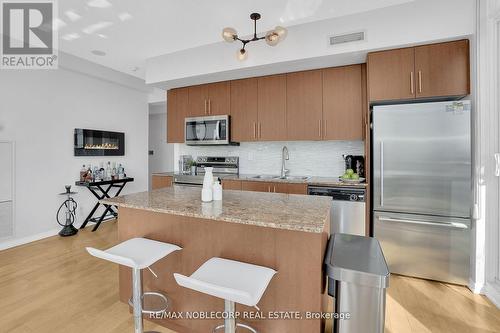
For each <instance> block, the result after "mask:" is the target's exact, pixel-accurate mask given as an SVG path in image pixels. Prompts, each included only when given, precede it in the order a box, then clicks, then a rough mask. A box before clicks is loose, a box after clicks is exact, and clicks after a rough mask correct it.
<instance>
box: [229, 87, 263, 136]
mask: <svg viewBox="0 0 500 333" xmlns="http://www.w3.org/2000/svg"><path fill="white" fill-rule="evenodd" d="M257 81H258V79H256V78H252V79H244V80H236V81H231V140H233V141H235V142H248V141H256V140H257V123H258V118H257V116H258V109H257V104H258V103H257V96H258V95H257V91H258V89H257Z"/></svg>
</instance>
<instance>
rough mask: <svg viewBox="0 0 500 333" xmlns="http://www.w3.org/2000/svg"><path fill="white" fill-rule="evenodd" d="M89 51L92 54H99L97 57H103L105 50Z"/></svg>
mask: <svg viewBox="0 0 500 333" xmlns="http://www.w3.org/2000/svg"><path fill="white" fill-rule="evenodd" d="M90 53H92V54H93V55H96V56H99V57H103V56H105V55H106V52H104V51H101V50H92V51H90Z"/></svg>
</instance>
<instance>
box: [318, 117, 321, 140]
mask: <svg viewBox="0 0 500 333" xmlns="http://www.w3.org/2000/svg"><path fill="white" fill-rule="evenodd" d="M318 124H319V126H318V135H319V138H320V139H321V119H320V120H318Z"/></svg>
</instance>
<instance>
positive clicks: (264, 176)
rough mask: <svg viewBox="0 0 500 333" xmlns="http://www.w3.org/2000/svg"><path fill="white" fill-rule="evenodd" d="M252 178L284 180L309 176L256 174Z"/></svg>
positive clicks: (305, 178) (304, 178)
mask: <svg viewBox="0 0 500 333" xmlns="http://www.w3.org/2000/svg"><path fill="white" fill-rule="evenodd" d="M252 178H253V179H284V180H307V179H309V177H305V176H286V177H284V178H281V177H280V176H272V175H257V176H253V177H252Z"/></svg>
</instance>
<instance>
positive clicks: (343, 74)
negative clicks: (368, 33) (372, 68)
mask: <svg viewBox="0 0 500 333" xmlns="http://www.w3.org/2000/svg"><path fill="white" fill-rule="evenodd" d="M363 110H364V109H363V80H362V69H361V65H352V66H343V67H335V68H328V69H325V70H323V139H324V140H362V139H363Z"/></svg>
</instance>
